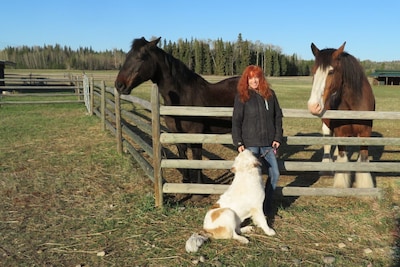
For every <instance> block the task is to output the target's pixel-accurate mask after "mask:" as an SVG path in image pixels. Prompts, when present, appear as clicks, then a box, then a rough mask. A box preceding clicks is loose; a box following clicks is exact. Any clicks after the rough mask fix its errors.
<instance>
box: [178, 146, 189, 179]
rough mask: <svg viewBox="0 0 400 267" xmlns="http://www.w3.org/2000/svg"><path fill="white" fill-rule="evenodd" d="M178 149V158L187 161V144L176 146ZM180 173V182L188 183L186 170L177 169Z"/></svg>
mask: <svg viewBox="0 0 400 267" xmlns="http://www.w3.org/2000/svg"><path fill="white" fill-rule="evenodd" d="M176 147H177V148H178V154H179V158H181V159H188V157H187V144H176ZM179 171H180V172H181V173H182V176H183V177H182V182H183V183H190V174H189V170H188V169H179Z"/></svg>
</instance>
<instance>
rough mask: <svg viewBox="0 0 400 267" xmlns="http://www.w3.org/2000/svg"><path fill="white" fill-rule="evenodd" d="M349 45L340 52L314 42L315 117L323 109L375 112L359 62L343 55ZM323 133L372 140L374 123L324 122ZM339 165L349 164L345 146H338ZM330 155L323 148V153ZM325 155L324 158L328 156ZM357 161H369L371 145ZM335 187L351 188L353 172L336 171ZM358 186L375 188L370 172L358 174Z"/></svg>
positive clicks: (311, 106) (312, 102)
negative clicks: (321, 46)
mask: <svg viewBox="0 0 400 267" xmlns="http://www.w3.org/2000/svg"><path fill="white" fill-rule="evenodd" d="M345 44H346V43H343V45H342V46H340V47H339V48H338V49H332V48H327V49H322V50H319V49H318V48H317V47H316V46H315V45H314V43H312V44H311V50H312V52H313V54H314V56H315V63H314V66H313V69H312V72H313V75H314V76H313V85H312V90H311V95H310V98H309V100H308V109H309V111H310V112H311V113H312V114H314V115H321V114H322V113H323V112H324V110H355V111H374V110H375V97H374V94H373V91H372V88H371V85H370V83H369V82H368V79H367V77H366V75H365V73H364V70H363V69H362V67H361V65H360V63H359V62H358V60H357V59H356V58H355V57H353V56H352V55H350V54H348V53H346V52H344V47H345ZM322 121H323V133H324V134H328V133H329V134H330V133H331V132H332V131H333V135H334V136H336V137H370V136H371V132H372V120H358V119H357V120H355V119H322ZM338 150H339V152H338V156H337V160H336V161H337V162H347V161H348V157H347V152H346V147H345V146H343V145H339V146H338ZM329 152H330V147H329V149H328V148H327V147H324V153H325V154H327V153H329ZM325 154H324V158H325V157H326V155H325ZM358 161H360V162H368V161H369V159H368V146H360V154H359V158H358ZM333 186H334V187H339V188H349V187H351V186H352V180H351V177H350V172H336V173H335V176H334V183H333ZM355 187H358V188H372V187H374V182H373V179H372V176H371V174H370V173H369V172H360V173H356V175H355Z"/></svg>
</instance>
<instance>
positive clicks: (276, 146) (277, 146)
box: [272, 141, 281, 149]
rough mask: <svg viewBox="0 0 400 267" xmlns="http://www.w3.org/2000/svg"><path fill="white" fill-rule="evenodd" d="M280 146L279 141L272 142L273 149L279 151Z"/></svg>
mask: <svg viewBox="0 0 400 267" xmlns="http://www.w3.org/2000/svg"><path fill="white" fill-rule="evenodd" d="M280 145H281V143H279V142H277V141H273V142H272V147H273V148H275V149H278V148H279V146H280Z"/></svg>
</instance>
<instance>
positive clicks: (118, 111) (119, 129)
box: [114, 88, 122, 154]
mask: <svg viewBox="0 0 400 267" xmlns="http://www.w3.org/2000/svg"><path fill="white" fill-rule="evenodd" d="M114 101H115V130H116V131H115V137H116V139H117V152H118V154H122V127H121V101H120V98H119V93H118V90H117V89H116V88H114Z"/></svg>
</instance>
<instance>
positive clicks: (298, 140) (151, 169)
mask: <svg viewBox="0 0 400 267" xmlns="http://www.w3.org/2000/svg"><path fill="white" fill-rule="evenodd" d="M98 88H99V90H94V91H95V93H94V95H95V96H96V99H97V100H96V101H94V105H95V107H94V109H93V110H94V112H95V113H96V114H97V115H98V116H100V117H101V121H102V124H103V128H104V129H105V128H108V129H110V130H111V131H112V132H113V133H115V134H116V141H117V149H118V151H120V152H122V151H123V150H125V151H128V152H130V153H131V154H132V156H133V157H134V158H135V160H136V161H137V162H138V163H139V164H140V165H141V167H142V168H143V170H144V171H145V173H146V174H147V176H148V177H149V178H150V179H151V180H152V181H153V182H154V189H155V199H156V203H155V204H156V206H162V204H163V194H164V193H190V194H221V193H223V192H224V191H225V190H226V188H227V187H228V185H218V184H212V185H211V184H183V183H166V182H164V180H163V177H162V169H163V168H192V169H229V168H230V167H231V165H232V163H233V161H231V160H204V161H202V160H181V159H167V158H162V156H161V154H162V152H161V151H162V147H163V145H164V144H167V143H168V144H174V143H212V144H232V139H231V135H230V134H184V133H175V134H172V133H168V132H167V131H166V130H165V128H163V127H162V125H161V123H160V117H161V116H165V115H179V116H218V117H228V116H232V108H220V107H215V108H210V107H182V106H179V107H171V106H162V105H160V103H159V94H158V88H157V86H153V90H152V94H151V102H148V101H145V100H142V99H139V98H136V97H133V96H130V95H129V96H125V95H122V96H118V93H117V92H116V90H115V89H114V88H106V87H105V85H104V83H103V85H100V86H98ZM106 94H108V97H106ZM120 100H122V101H124V102H126V101H128V102H131V103H134V104H135V105H140V106H141V107H142V108H143V109H144V110H147V111H149V110H151V121H150V120H146V119H143V116H141V115H139V114H135V112H133V113H132V112H128V111H126V110H124V109H121V106H120ZM107 107H110V108H111V109H109V108H107ZM282 111H283V116H284V118H310V119H312V118H314V119H318V120H319V119H320V118H317V117H315V116H312V115H311V114H309V112H308V111H307V110H298V109H283V110H282ZM106 118H109V119H111V120H110V121H109V120H107V119H106ZM323 118H339V119H340V118H347V119H349V118H353V119H373V120H379V119H383V120H399V119H400V112H356V111H327V112H325V114H323ZM129 120H130V121H134V123H135V124H136V125H137V126H139V127H141V130H142V131H143V132H146V133H147V134H149V135H150V136H151V138H152V145H150V144H149V141H148V140H147V141H146V140H144V138H143V137H142V136H140V135H138V134H137V133H135V132H134V131H133V130H132V129H131V127H130V125H129V123H128V124H127V121H129ZM132 141H133V142H132ZM285 141H286V144H287V145H289V146H290V145H315V144H317V145H321V146H322V145H323V144H331V145H369V146H384V145H391V146H400V138H382V137H370V138H351V137H348V138H345V137H342V138H339V137H320V136H318V137H315V136H286V137H285ZM143 152H144V153H143ZM144 155H145V156H144ZM278 162H279V167H280V169H281V170H282V171H287V172H292V171H305V172H307V171H314V172H315V171H368V172H390V173H397V172H400V165H399V163H398V162H369V163H361V162H346V163H335V162H332V163H322V162H296V161H281V160H278ZM278 191H280V192H281V193H282V195H284V196H304V195H308V196H311V195H313V196H327V195H329V196H377V197H379V196H380V194H381V190H380V188H371V189H357V188H349V189H337V188H309V187H292V186H290V187H289V186H287V187H283V188H278Z"/></svg>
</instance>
